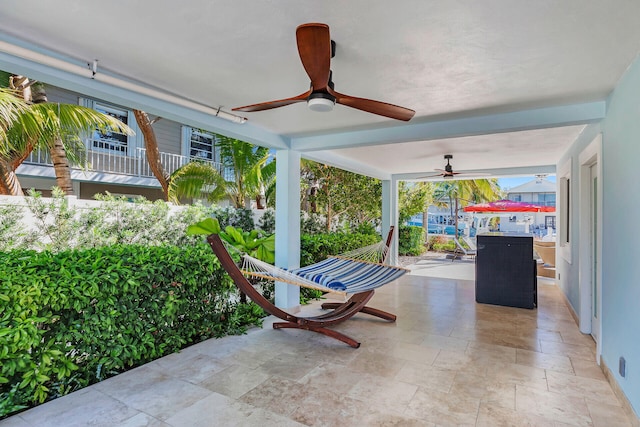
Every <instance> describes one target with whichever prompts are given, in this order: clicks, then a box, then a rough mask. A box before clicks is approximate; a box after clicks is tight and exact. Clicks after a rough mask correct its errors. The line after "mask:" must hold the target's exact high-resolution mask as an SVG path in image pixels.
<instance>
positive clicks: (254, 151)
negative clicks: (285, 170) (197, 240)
mask: <svg viewBox="0 0 640 427" xmlns="http://www.w3.org/2000/svg"><path fill="white" fill-rule="evenodd" d="M217 145H218V147H219V148H220V157H221V160H222V163H223V165H224V167H225V168H226V169H227V170H228V171H229V174H232V175H233V178H232V179H231V180H225V179H224V177H223V175H221V173H220V172H219V171H218V170H217V169H216V168H215V167H214V166H212V165H210V164H208V163H205V162H199V161H193V162H190V163H188V164H186V165H184V166H182V167H180V168H178V169H177V170H176V171H175V172H174V173H173V174H171V176H170V177H169V178H168V180H167V182H168V187H167V200H169V201H172V202H174V203H178V202H179V199H180V198H181V197H186V198H194V197H202V198H206V199H207V200H208V201H210V202H216V201H219V200H222V199H224V198H225V197H228V198H230V199H231V200H232V202H233V205H234V206H235V207H236V208H244V207H246V205H247V204H248V202H249V200H251V199H254V198H255V200H256V203H257V205H258V208H262V207H263V206H262V196H266V195H272V194H273V192H274V190H273V188H274V183H275V171H276V170H275V161H271V162H269V150H268V149H267V148H264V147H256V146H254V145H251V144H249V143H248V142H244V141H240V140H237V139H233V138H228V137H224V136H220V137H219V140H218V142H217Z"/></svg>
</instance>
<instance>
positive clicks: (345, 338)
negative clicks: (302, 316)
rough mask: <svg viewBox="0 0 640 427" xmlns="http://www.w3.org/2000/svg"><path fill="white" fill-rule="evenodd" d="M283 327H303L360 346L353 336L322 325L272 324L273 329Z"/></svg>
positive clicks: (355, 346) (354, 346) (352, 345)
mask: <svg viewBox="0 0 640 427" xmlns="http://www.w3.org/2000/svg"><path fill="white" fill-rule="evenodd" d="M285 328H289V329H305V330H307V331H312V332H317V333H319V334H322V335H326V336H328V337H331V338H335V339H337V340H340V341H342V342H343V343H346V344H348V345H350V346H351V347H353V348H358V347H360V343H359V342H358V341H356V340H354V339H353V338H351V337H348V336H346V335H344V334H341V333H340V332H337V331H334V330H332V329H327V328H322V327H310V326H307V325H299V324H297V323H291V322H276V323H274V324H273V329H285Z"/></svg>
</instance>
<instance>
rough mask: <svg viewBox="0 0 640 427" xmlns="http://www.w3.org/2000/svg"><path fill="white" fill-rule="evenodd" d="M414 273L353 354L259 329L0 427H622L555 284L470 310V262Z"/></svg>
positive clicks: (326, 342) (310, 336)
mask: <svg viewBox="0 0 640 427" xmlns="http://www.w3.org/2000/svg"><path fill="white" fill-rule="evenodd" d="M436 261H437V260H436ZM412 270H413V274H411V275H407V276H405V277H403V278H402V279H401V280H400V281H398V282H396V283H393V284H390V285H387V286H385V287H384V288H382V289H380V290H379V291H378V292H377V294H376V296H375V297H374V304H372V305H373V306H376V307H379V308H382V309H388V310H389V311H392V312H394V313H396V314H397V315H398V321H397V322H396V323H386V322H383V321H381V320H378V319H375V318H372V317H369V316H367V315H363V314H360V315H358V316H356V317H355V318H354V319H352V320H350V321H348V322H346V323H344V324H342V325H341V326H340V327H338V328H337V329H339V330H341V331H343V332H345V333H347V334H349V335H351V336H353V337H356V338H357V339H359V340H361V342H362V346H361V347H360V348H359V349H353V348H350V347H348V346H346V345H344V344H343V343H341V342H339V341H336V340H333V339H329V338H327V337H324V336H321V335H319V334H315V333H311V332H307V331H296V330H273V329H271V328H270V324H271V322H273V321H274V319H272V318H269V319H267V321H266V322H265V327H264V329H258V328H255V329H252V330H251V331H249V333H248V334H246V335H243V336H235V337H226V338H223V339H219V340H215V339H214V340H209V341H205V342H202V343H200V344H197V345H194V346H191V347H189V348H187V349H185V350H184V351H182V352H181V353H176V354H172V355H170V356H167V357H164V358H162V359H160V360H157V361H154V362H152V363H149V364H147V365H145V366H142V367H139V368H137V369H134V370H132V371H129V372H126V373H124V374H121V375H119V376H117V377H114V378H110V379H108V380H106V381H104V382H101V383H99V384H95V385H93V386H91V387H88V388H86V389H84V390H81V391H78V392H75V393H72V394H70V395H68V396H65V397H63V398H60V399H57V400H54V401H52V402H48V403H46V404H44V405H41V406H39V407H36V408H34V409H31V410H29V411H26V412H23V413H21V414H19V415H16V416H14V417H11V418H8V419H6V420H4V421H1V422H0V426H1V427H23V426H38V427H43V426H65V427H66V426H88V425H92V426H189V427H194V426H260V427H267V426H279V427H280V426H301V425H309V426H456V425H462V426H491V427H495V426H570V425H575V426H606V427H615V426H630V425H631V424H630V421H629V419H627V418H626V415H625V413H624V411H623V409H622V408H621V405H620V402H619V401H618V399H617V398H616V396H615V395H614V393H613V392H612V390H611V387H610V386H609V384H608V383H607V381H606V380H605V378H604V376H603V374H602V372H601V371H600V369H599V367H598V366H597V365H596V363H595V355H594V351H595V348H594V343H593V341H592V340H591V339H590V338H589V337H587V336H584V335H582V334H580V333H579V331H578V328H577V327H576V325H575V323H574V321H573V319H572V318H571V316H570V313H569V311H568V310H567V308H566V307H565V305H564V302H563V299H562V296H561V294H560V291H559V290H558V289H557V288H556V286H555V285H554V284H553V282H543V281H542V280H541V281H540V284H539V308H537V309H535V310H526V309H518V308H509V307H499V306H491V305H482V304H476V303H475V300H474V282H473V264H472V263H470V262H464V261H463V262H460V261H456V262H454V263H451V262H450V261H446V262H440V263H438V262H435V261H434V260H427V261H424V263H422V264H421V263H420V262H419V263H417V264H415V265H413V266H412ZM549 283H550V284H549ZM305 310H306V311H317V310H318V305H317V304H314V305H313V306H311V307H305Z"/></svg>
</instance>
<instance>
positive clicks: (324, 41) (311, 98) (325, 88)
mask: <svg viewBox="0 0 640 427" xmlns="http://www.w3.org/2000/svg"><path fill="white" fill-rule="evenodd" d="M296 41H297V43H298V54H299V55H300V61H301V62H302V66H303V67H304V69H305V71H306V73H307V75H308V76H309V79H310V80H311V88H310V89H309V90H308V91H307V92H304V93H301V94H300V95H297V96H294V97H291V98H284V99H279V100H276V101H268V102H262V103H259V104H251V105H245V106H244V107H236V108H234V109H233V111H244V112H254V111H264V110H270V109H272V108H278V107H284V106H287V105H291V104H295V103H298V102H306V103H307V106H308V107H309V109H310V110H311V111H321V112H327V111H331V110H333V106H334V105H335V104H342V105H344V106H346V107H351V108H355V109H357V110H361V111H365V112H367V113H372V114H377V115H379V116H385V117H389V118H392V119H396V120H403V121H409V120H411V118H413V116H414V115H415V113H416V112H415V111H413V110H411V109H409V108H404V107H400V106H398V105H393V104H388V103H386V102H380V101H374V100H372V99H365V98H357V97H355V96H350V95H345V94H342V93H339V92H336V91H335V90H334V86H333V82H332V78H331V58H333V56H334V55H335V50H336V44H335V42H334V41H333V40H331V36H330V35H329V26H328V25H327V24H319V23H309V24H302V25H300V26H298V28H297V29H296Z"/></svg>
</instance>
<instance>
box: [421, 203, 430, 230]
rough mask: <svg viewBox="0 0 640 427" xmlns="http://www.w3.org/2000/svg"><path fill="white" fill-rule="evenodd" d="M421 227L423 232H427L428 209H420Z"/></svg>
mask: <svg viewBox="0 0 640 427" xmlns="http://www.w3.org/2000/svg"><path fill="white" fill-rule="evenodd" d="M427 209H428V208H427ZM422 228H424V232H425V234H429V211H428V210H426V211H422Z"/></svg>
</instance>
